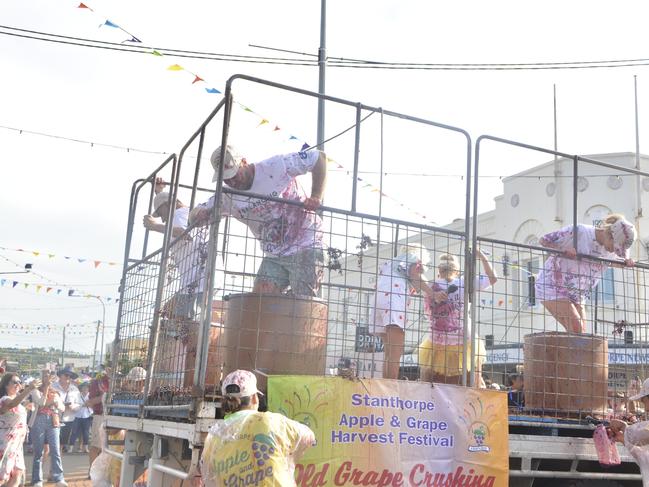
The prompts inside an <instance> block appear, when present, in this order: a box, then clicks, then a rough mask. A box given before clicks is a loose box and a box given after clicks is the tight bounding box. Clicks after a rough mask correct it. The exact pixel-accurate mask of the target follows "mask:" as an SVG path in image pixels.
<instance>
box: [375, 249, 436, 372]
mask: <svg viewBox="0 0 649 487" xmlns="http://www.w3.org/2000/svg"><path fill="white" fill-rule="evenodd" d="M429 260H430V255H429V253H428V251H427V250H426V249H424V248H423V247H422V246H421V245H419V244H415V243H407V244H404V245H402V246H401V251H400V252H399V255H398V256H396V257H394V258H392V259H390V260H388V261H386V262H384V263H383V264H382V265H381V267H380V269H379V275H378V276H377V279H376V293H375V297H374V334H375V335H378V336H379V337H381V339H382V340H383V350H384V361H383V378H384V379H398V378H399V365H400V363H401V356H402V355H403V351H404V344H405V328H406V316H407V315H406V311H407V308H408V305H409V304H410V296H411V295H412V294H414V293H415V292H423V293H424V294H426V295H428V296H430V297H432V296H433V291H432V289H431V288H430V287H429V286H428V284H427V283H426V281H425V280H424V279H423V278H422V276H423V273H424V264H423V262H426V263H428V261H429Z"/></svg>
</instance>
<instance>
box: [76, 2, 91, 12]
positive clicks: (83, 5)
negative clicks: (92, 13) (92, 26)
mask: <svg viewBox="0 0 649 487" xmlns="http://www.w3.org/2000/svg"><path fill="white" fill-rule="evenodd" d="M77 8H87V9H88V10H92V9H91V8H90V7H88V5H86V4H85V3H80V4H79V6H78V7H77Z"/></svg>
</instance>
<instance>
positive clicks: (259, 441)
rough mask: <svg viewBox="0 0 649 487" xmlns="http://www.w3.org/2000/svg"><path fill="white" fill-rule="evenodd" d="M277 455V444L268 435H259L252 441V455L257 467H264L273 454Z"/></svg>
mask: <svg viewBox="0 0 649 487" xmlns="http://www.w3.org/2000/svg"><path fill="white" fill-rule="evenodd" d="M274 453H275V442H274V441H273V438H271V437H270V436H268V435H264V434H262V433H259V434H257V435H255V437H254V438H253V439H252V454H253V456H254V458H255V463H256V464H257V467H263V466H264V465H266V462H267V461H268V459H269V458H270V456H271V455H272V454H274Z"/></svg>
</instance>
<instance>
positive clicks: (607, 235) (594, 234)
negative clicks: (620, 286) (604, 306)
mask: <svg viewBox="0 0 649 487" xmlns="http://www.w3.org/2000/svg"><path fill="white" fill-rule="evenodd" d="M573 230H574V228H573V226H567V227H564V228H562V229H560V230H557V231H555V232H551V233H548V234H546V235H544V236H543V237H541V239H540V241H539V243H540V244H541V245H542V246H543V247H547V248H549V249H554V250H558V251H560V253H552V254H550V256H549V257H548V258H547V259H546V261H545V264H544V265H543V269H542V270H541V272H540V273H539V275H538V276H537V278H536V286H535V291H536V299H538V300H540V301H541V302H542V303H543V306H544V307H545V309H546V310H548V311H549V312H550V314H552V316H554V318H555V319H556V320H557V321H558V322H559V323H560V324H561V325H562V326H563V327H564V328H565V329H566V331H568V332H571V333H585V332H586V310H585V307H584V301H586V300H587V299H588V298H589V297H590V295H591V292H592V290H593V289H594V288H595V286H597V283H598V282H599V280H600V278H601V276H602V273H603V272H604V271H605V270H606V269H607V268H608V267H609V266H610V265H611V264H608V263H606V262H603V261H601V260H591V259H577V258H576V257H577V254H579V255H583V256H592V257H596V258H597V259H606V260H617V261H618V262H620V261H619V259H624V261H623V262H620V264H618V265H616V266H621V265H622V264H624V265H626V266H628V267H632V266H633V265H635V264H634V262H633V260H631V259H630V258H629V248H631V245H633V242H634V241H635V239H636V230H635V227H634V226H633V225H632V224H631V223H629V222H628V221H627V220H626V219H625V218H624V216H622V215H619V214H612V215H608V216H607V217H606V218H605V219H604V220H603V222H602V224H601V225H600V226H598V227H594V226H592V225H582V224H579V225H577V248H576V249H575V247H574V239H573V235H574V234H573Z"/></svg>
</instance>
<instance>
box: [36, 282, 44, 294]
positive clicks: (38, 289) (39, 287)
mask: <svg viewBox="0 0 649 487" xmlns="http://www.w3.org/2000/svg"><path fill="white" fill-rule="evenodd" d="M42 287H43V286H42V285H40V284H36V292H37V293H40V292H41V288H42Z"/></svg>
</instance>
